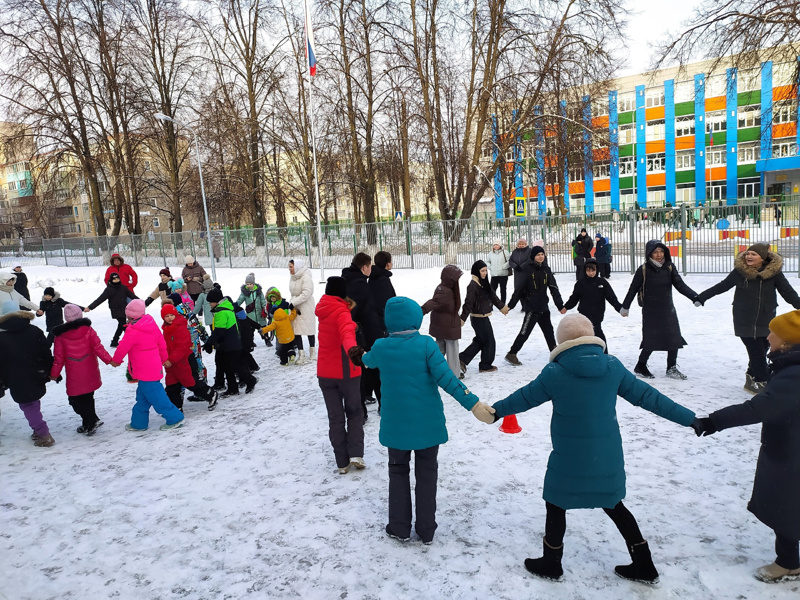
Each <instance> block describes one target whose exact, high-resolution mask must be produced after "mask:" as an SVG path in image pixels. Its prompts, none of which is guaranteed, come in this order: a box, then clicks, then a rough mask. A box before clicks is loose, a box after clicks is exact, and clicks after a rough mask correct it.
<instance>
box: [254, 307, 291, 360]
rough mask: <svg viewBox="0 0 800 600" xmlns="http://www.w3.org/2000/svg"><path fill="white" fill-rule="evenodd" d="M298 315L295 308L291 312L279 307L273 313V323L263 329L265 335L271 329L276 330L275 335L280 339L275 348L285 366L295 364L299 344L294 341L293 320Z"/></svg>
mask: <svg viewBox="0 0 800 600" xmlns="http://www.w3.org/2000/svg"><path fill="white" fill-rule="evenodd" d="M296 317H297V311H296V310H295V309H292V310H291V312H289V311H287V310H286V309H285V308H279V309H277V310H276V311H275V312H274V313H273V315H272V323H270V324H269V325H267V326H266V327H264V328H263V329H262V330H261V333H263V334H264V335H266V334H267V333H269V332H270V331H275V337H276V338H277V340H278V344H277V346H276V348H275V350H276V352H277V353H278V356H279V357H280V359H281V365H282V366H284V367H286V366H289V365H293V364H294V361H295V351H296V348H297V346H296V344H295V341H294V329H293V328H292V321H294V320H295V318H296Z"/></svg>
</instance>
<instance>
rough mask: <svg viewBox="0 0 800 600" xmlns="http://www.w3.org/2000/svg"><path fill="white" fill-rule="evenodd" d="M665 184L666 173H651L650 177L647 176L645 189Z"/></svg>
mask: <svg viewBox="0 0 800 600" xmlns="http://www.w3.org/2000/svg"><path fill="white" fill-rule="evenodd" d="M666 184H667V174H666V173H653V174H652V175H648V176H647V187H655V186H659V185H666Z"/></svg>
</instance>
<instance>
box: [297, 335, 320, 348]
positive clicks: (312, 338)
mask: <svg viewBox="0 0 800 600" xmlns="http://www.w3.org/2000/svg"><path fill="white" fill-rule="evenodd" d="M306 337H308V347H309V348H313V347H314V345H315V344H316V343H317V338H316V337H315V336H313V335H309V336H306ZM294 343H295V344H297V349H298V350H302V349H303V336H302V335H296V336H294Z"/></svg>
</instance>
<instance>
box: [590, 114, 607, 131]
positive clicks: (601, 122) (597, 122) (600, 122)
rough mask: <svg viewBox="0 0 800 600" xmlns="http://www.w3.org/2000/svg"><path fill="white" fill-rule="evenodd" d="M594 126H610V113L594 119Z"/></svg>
mask: <svg viewBox="0 0 800 600" xmlns="http://www.w3.org/2000/svg"><path fill="white" fill-rule="evenodd" d="M592 127H594V128H598V127H608V115H604V116H602V117H595V118H593V119H592Z"/></svg>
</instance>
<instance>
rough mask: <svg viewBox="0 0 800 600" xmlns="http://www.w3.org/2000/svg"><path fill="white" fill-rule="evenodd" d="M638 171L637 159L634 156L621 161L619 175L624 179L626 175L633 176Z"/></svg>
mask: <svg viewBox="0 0 800 600" xmlns="http://www.w3.org/2000/svg"><path fill="white" fill-rule="evenodd" d="M635 171H636V159H635V158H633V157H632V156H626V157H625V158H621V159H619V175H620V177H623V176H625V175H633V174H634V172H635Z"/></svg>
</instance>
